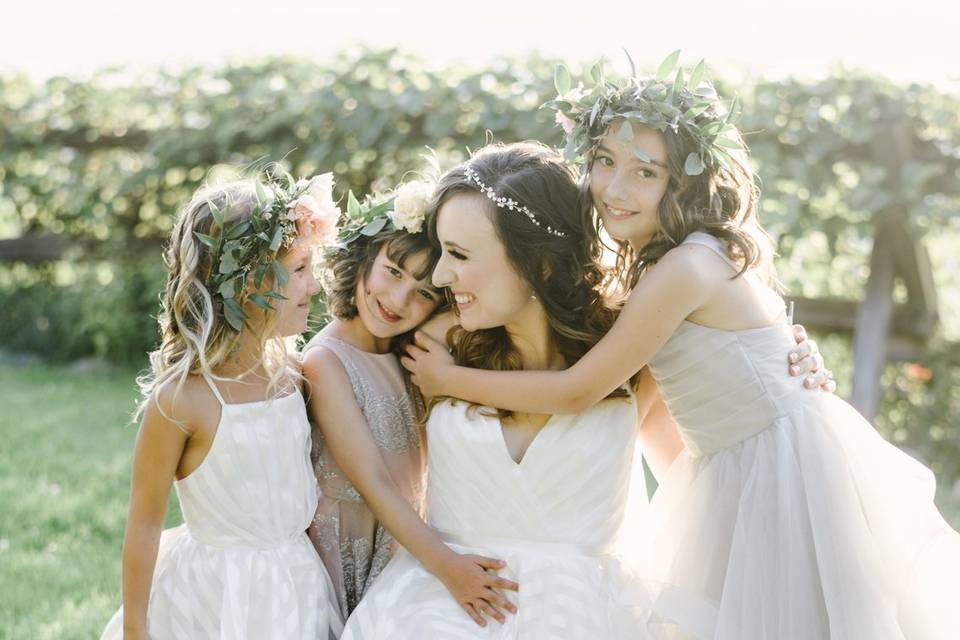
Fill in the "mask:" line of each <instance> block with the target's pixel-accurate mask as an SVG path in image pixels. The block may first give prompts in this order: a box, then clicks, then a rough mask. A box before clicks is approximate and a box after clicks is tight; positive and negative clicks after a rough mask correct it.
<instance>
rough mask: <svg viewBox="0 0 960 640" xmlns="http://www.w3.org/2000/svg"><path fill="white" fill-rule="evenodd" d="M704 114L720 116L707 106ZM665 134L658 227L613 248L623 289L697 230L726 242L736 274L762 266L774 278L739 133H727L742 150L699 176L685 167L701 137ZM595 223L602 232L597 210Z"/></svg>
mask: <svg viewBox="0 0 960 640" xmlns="http://www.w3.org/2000/svg"><path fill="white" fill-rule="evenodd" d="M701 117H702V118H715V117H716V116H715V114H713V113H712V112H711V110H708V111H707V112H705V113H704V114H703V115H702V116H701ZM614 122H616V121H614ZM608 130H609V129H608ZM662 135H663V137H664V140H665V142H666V148H667V166H668V168H669V171H670V178H669V181H668V182H667V190H666V192H665V193H664V195H663V198H662V199H661V200H660V204H659V205H658V207H657V223H658V227H659V228H658V230H657V232H656V233H655V234H654V236H653V238H651V240H650V242H648V243H647V244H646V245H644V246H643V247H634V246H632V245H631V244H630V243H629V242H627V241H626V240H623V239H617V238H614V239H613V241H614V242H615V244H616V246H615V247H613V249H614V250H615V252H616V263H615V267H614V272H615V273H616V274H617V280H618V283H619V284H620V285H621V287H623V288H624V289H625V290H629V289H632V288H633V287H634V286H635V285H636V284H637V280H638V279H639V277H640V275H641V274H642V273H643V272H644V271H645V270H646V269H647V268H649V267H651V266H652V265H654V264H656V263H657V262H658V261H659V260H660V259H661V258H662V257H663V256H664V255H665V254H666V253H667V252H668V251H670V250H671V249H673V248H674V247H676V246H677V245H679V244H680V243H682V242H683V241H684V239H685V238H686V237H687V236H688V235H689V234H691V233H693V232H694V231H703V232H706V233H709V234H710V235H713V236H716V237H717V238H719V239H720V240H721V241H723V242H724V244H726V246H727V249H728V252H729V254H730V258H732V259H733V260H734V261H735V262H737V263H738V264H739V265H740V267H741V268H740V271H739V273H737V274H736V275H735V276H734V277H736V276H739V275H741V274H742V273H744V272H745V271H747V270H748V269H750V268H754V267H760V268H761V269H762V270H763V271H765V273H766V274H767V275H768V276H770V278H771V279H772V277H773V267H772V260H771V258H772V243H771V242H770V238H769V236H767V234H766V232H765V231H764V230H763V229H762V228H761V227H760V225H759V223H758V222H757V220H756V209H757V202H758V199H759V195H760V190H759V188H758V187H757V183H756V180H755V179H754V174H753V171H752V170H751V169H750V165H749V159H748V157H747V152H746V144H745V143H744V142H743V138H742V136H741V135H740V133H739V132H736V133H735V134H727V135H728V137H731V138H732V139H735V140H736V142H738V143H740V144H741V145H742V146H743V151H738V152H735V153H731V160H729V161H728V162H727V166H722V165H719V164H716V163H715V162H713V161H708V162H707V163H706V167H705V168H704V171H703V173H701V174H700V175H697V176H690V175H687V173H686V171H685V169H684V163H685V162H686V158H687V156H688V155H689V154H690V153H696V152H697V151H698V148H697V143H696V141H695V140H694V139H693V138H692V137H691V136H690V135H689V134H688V133H687V132H686V131H685V130H684V129H680V130H678V131H674V130H672V129H670V128H669V127H668V128H667V129H666V131H663V132H662ZM593 160H594V156H593V155H591V157H590V159H589V164H588V171H587V175H586V176H585V178H586V179H585V180H584V183H583V185H582V192H583V193H585V194H589V180H590V175H589V170H590V169H592V167H593ZM593 222H594V229H593V231H594V233H597V234H598V235H599V231H600V227H601V226H602V225H601V222H600V217H599V216H598V215H596V214H595V213H594V215H593Z"/></svg>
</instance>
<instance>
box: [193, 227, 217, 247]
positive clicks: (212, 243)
mask: <svg viewBox="0 0 960 640" xmlns="http://www.w3.org/2000/svg"><path fill="white" fill-rule="evenodd" d="M193 235H195V236H196V237H197V240H199V241H200V242H202V243H203V244H205V245H207V246H208V247H210V248H211V249H216V248H217V239H216V238H214V237H212V236H208V235H207V234H205V233H200V232H199V231H194V232H193Z"/></svg>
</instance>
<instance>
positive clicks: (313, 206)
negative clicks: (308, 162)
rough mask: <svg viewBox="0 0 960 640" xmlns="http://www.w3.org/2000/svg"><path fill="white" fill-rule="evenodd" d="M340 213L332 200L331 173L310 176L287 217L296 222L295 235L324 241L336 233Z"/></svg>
mask: <svg viewBox="0 0 960 640" xmlns="http://www.w3.org/2000/svg"><path fill="white" fill-rule="evenodd" d="M302 184H303V183H302V182H301V185H302ZM341 215H342V212H341V211H340V208H339V207H338V206H337V203H336V202H334V200H333V174H332V173H324V174H321V175H319V176H314V177H313V178H311V179H310V181H309V182H308V183H307V185H306V191H305V192H304V194H303V195H301V196H300V197H299V198H297V199H296V200H294V201H293V202H292V203H291V204H290V207H289V209H288V210H287V219H289V220H293V221H295V222H296V223H297V235H299V236H300V237H303V238H308V239H311V240H317V241H319V242H326V241H327V240H330V239H332V238H333V237H334V236H335V235H336V232H337V222H338V221H339V220H340V216H341Z"/></svg>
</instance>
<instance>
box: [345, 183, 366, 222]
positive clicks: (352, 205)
mask: <svg viewBox="0 0 960 640" xmlns="http://www.w3.org/2000/svg"><path fill="white" fill-rule="evenodd" d="M347 215H349V216H350V217H351V218H353V219H356V218H359V217H360V216H362V215H363V211H361V209H360V201H359V200H357V196H355V195H353V190H350V191H348V192H347Z"/></svg>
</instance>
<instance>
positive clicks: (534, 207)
mask: <svg viewBox="0 0 960 640" xmlns="http://www.w3.org/2000/svg"><path fill="white" fill-rule="evenodd" d="M468 166H469V167H470V168H471V169H472V170H473V171H475V172H476V173H477V175H478V177H479V178H480V180H481V181H482V182H483V183H484V184H486V185H487V186H488V187H491V188H492V189H493V190H494V192H496V194H497V195H498V196H499V197H502V198H512V199H513V200H515V201H517V202H519V203H520V204H521V205H525V206H526V207H527V208H528V209H530V211H531V212H532V213H533V214H534V216H536V218H537V220H538V221H539V222H540V225H541V226H537V225H535V224H534V223H533V222H531V221H530V220H529V219H528V218H527V217H526V216H525V215H524V214H522V213H520V212H518V211H510V210H507V209H504V208H498V207H496V206H495V205H494V204H493V203H492V202H491V201H490V200H488V199H487V198H486V197H484V200H483V202H484V203H485V204H486V209H487V213H488V215H489V217H490V220H491V222H492V223H493V227H494V229H495V231H496V234H497V238H498V239H499V240H500V242H501V243H502V244H503V246H504V249H505V252H506V255H507V259H508V260H509V261H510V266H511V267H512V268H513V270H514V271H515V272H516V273H517V274H518V275H519V276H520V277H521V278H522V279H523V280H524V282H526V283H527V285H528V286H529V287H530V288H531V290H532V291H533V294H534V295H535V296H536V297H537V299H538V300H539V301H540V304H541V305H543V308H544V311H546V315H547V319H548V322H549V325H550V338H551V340H552V341H553V344H554V345H555V346H556V348H557V350H558V351H559V352H560V354H561V355H562V356H563V358H564V360H565V361H566V364H567V366H570V365H572V364H574V363H575V362H576V361H577V360H579V359H580V358H581V357H583V355H584V354H585V353H586V352H587V351H589V350H590V348H591V347H592V346H593V345H595V344H596V343H597V342H598V341H599V340H600V338H602V337H603V335H604V334H605V333H606V332H607V331H608V330H609V329H610V327H611V326H612V325H613V322H614V320H616V317H617V309H616V308H615V307H614V305H613V304H611V302H610V300H608V299H607V297H606V296H605V294H604V283H605V282H606V278H607V276H608V274H607V273H606V270H605V269H604V268H603V267H602V263H601V255H602V250H603V247H602V245H601V243H600V240H599V238H598V236H597V235H596V234H595V233H593V232H592V231H591V229H590V228H589V217H590V216H589V209H590V206H591V204H590V199H589V196H588V197H586V198H585V197H584V195H583V194H582V193H581V191H580V188H579V186H578V176H577V174H576V171H575V170H574V169H572V168H571V167H570V166H569V165H567V164H566V163H565V162H564V161H563V159H562V158H561V157H560V156H559V155H558V154H557V153H556V152H555V151H554V150H553V149H551V148H549V147H547V146H546V145H543V144H541V143H539V142H518V143H513V144H489V145H487V146H485V147H482V148H481V149H479V150H478V151H476V152H475V153H474V154H473V155H472V156H471V158H470V159H469V160H468V161H467V162H465V163H464V164H462V165H460V166H458V167H456V168H454V169H452V170H450V171H449V172H447V173H446V174H445V175H444V176H443V177H442V178H441V179H440V181H439V183H438V184H437V189H436V191H435V192H434V196H433V200H432V202H431V204H430V206H429V208H428V210H427V218H426V225H427V234H428V236H429V238H430V241H431V242H432V243H433V244H434V245H435V246H439V244H440V243H439V239H438V237H437V218H438V214H439V212H440V209H441V208H442V207H443V205H444V204H445V203H446V202H448V201H449V200H450V199H451V198H453V197H455V196H457V195H460V194H476V195H483V194H482V192H481V191H480V187H479V186H478V185H477V184H476V183H475V182H473V181H472V180H471V179H470V178H468V177H467V175H466V173H465V169H466V167H468ZM548 226H549V227H552V228H553V229H557V230H559V231H561V232H562V233H564V234H565V235H564V237H562V238H561V237H558V236H556V235H553V234H551V233H548V232H547V230H546V228H547V227H548ZM447 295H449V292H447ZM447 341H448V343H449V344H451V345H453V356H454V358H455V360H456V362H457V364H460V365H464V366H468V367H474V368H478V369H493V370H501V371H509V370H518V369H521V368H522V366H521V361H520V354H519V352H518V351H517V350H516V348H515V347H514V345H513V343H512V342H511V341H510V337H509V335H508V334H507V331H506V329H504V328H503V327H494V328H491V329H480V330H477V331H466V330H465V329H463V328H462V327H460V326H456V327H454V328H453V329H451V332H450V334H449V335H448V336H447ZM611 395H612V396H618V397H620V396H624V395H626V393H625V392H624V391H620V390H618V391H616V392H614V393H613V394H611ZM498 414H499V415H500V417H501V418H503V417H507V416H510V415H511V412H509V411H505V410H498Z"/></svg>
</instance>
